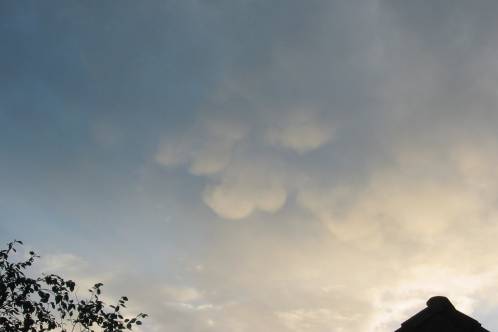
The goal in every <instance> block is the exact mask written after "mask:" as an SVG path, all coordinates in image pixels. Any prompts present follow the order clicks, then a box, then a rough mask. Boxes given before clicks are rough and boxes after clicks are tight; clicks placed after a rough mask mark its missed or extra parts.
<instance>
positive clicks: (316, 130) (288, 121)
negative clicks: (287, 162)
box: [265, 109, 335, 153]
mask: <svg viewBox="0 0 498 332" xmlns="http://www.w3.org/2000/svg"><path fill="white" fill-rule="evenodd" d="M334 131H335V128H334V126H333V125H332V124H330V123H328V122H327V121H324V120H323V119H321V118H320V116H319V115H318V114H317V113H316V112H314V111H313V110H310V109H299V110H297V111H291V112H285V113H283V114H281V115H280V116H279V117H278V118H277V119H275V120H274V123H273V124H272V125H271V126H270V127H269V128H268V129H267V130H266V133H265V138H266V140H267V141H268V142H269V143H270V144H272V145H276V146H280V147H283V148H287V149H291V150H294V151H296V152H298V153H305V152H308V151H312V150H315V149H318V148H319V147H321V146H322V145H324V144H326V143H328V142H329V141H330V140H331V139H332V137H333V135H334Z"/></svg>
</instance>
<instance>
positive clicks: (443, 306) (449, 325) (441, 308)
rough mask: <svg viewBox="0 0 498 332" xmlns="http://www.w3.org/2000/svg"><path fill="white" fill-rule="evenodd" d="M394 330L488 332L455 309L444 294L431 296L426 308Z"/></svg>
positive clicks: (408, 331)
mask: <svg viewBox="0 0 498 332" xmlns="http://www.w3.org/2000/svg"><path fill="white" fill-rule="evenodd" d="M395 332H489V331H488V330H486V329H485V328H483V327H482V326H481V324H480V323H479V322H478V321H476V320H475V319H473V318H471V317H469V316H467V315H465V314H464V313H461V312H460V311H458V310H456V309H455V307H454V306H453V304H451V302H450V301H449V300H448V299H447V298H446V297H444V296H435V297H431V298H430V299H429V301H427V308H425V309H424V310H422V311H420V312H419V313H417V314H416V315H415V316H413V317H411V318H410V319H408V320H407V321H406V322H404V323H403V324H401V328H399V329H397V330H396V331H395Z"/></svg>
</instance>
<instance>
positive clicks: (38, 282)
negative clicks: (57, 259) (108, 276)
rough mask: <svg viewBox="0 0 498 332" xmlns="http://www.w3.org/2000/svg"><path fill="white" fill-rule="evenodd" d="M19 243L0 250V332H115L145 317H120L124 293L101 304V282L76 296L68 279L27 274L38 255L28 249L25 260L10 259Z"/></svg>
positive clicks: (14, 242) (130, 326)
mask: <svg viewBox="0 0 498 332" xmlns="http://www.w3.org/2000/svg"><path fill="white" fill-rule="evenodd" d="M19 245H22V242H21V241H13V242H11V243H9V244H8V245H7V248H6V249H4V250H0V332H44V331H53V330H56V331H62V332H74V331H87V332H93V331H95V332H99V331H103V332H117V331H123V330H126V329H128V330H131V329H133V327H135V326H136V325H141V324H142V321H141V319H143V318H145V317H147V315H146V314H143V313H140V314H138V315H136V316H134V317H132V318H125V317H123V315H122V314H121V308H124V307H126V302H127V301H128V298H127V297H126V296H123V297H121V298H120V299H119V300H118V301H117V303H116V304H115V305H107V304H105V303H104V302H103V301H102V300H101V299H100V295H101V288H102V286H103V285H102V283H98V284H95V285H94V286H93V287H92V288H91V289H89V290H88V291H89V295H88V297H87V298H85V299H78V297H77V296H76V293H75V287H76V284H75V282H74V281H72V280H64V279H63V278H61V277H60V276H57V275H54V274H50V275H41V276H38V277H35V278H31V277H29V276H27V274H26V272H27V270H28V269H29V268H30V267H31V266H32V265H33V263H34V262H35V261H36V260H37V259H38V258H39V256H37V255H36V254H35V253H34V252H32V251H31V252H29V256H28V258H27V259H25V260H22V261H18V262H13V261H12V254H13V253H15V252H16V246H19Z"/></svg>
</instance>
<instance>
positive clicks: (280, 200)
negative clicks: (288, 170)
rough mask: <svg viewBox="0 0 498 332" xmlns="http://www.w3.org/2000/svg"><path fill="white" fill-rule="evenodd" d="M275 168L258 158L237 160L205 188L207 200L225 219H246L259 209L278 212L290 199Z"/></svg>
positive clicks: (205, 198) (205, 199)
mask: <svg viewBox="0 0 498 332" xmlns="http://www.w3.org/2000/svg"><path fill="white" fill-rule="evenodd" d="M265 166H266V167H265ZM272 172H273V171H272V170H271V169H269V168H268V166H267V165H264V164H258V163H257V162H256V163H255V162H251V161H248V164H247V165H240V164H238V165H237V166H234V167H233V168H231V169H229V170H228V171H227V172H226V173H225V174H223V175H222V177H221V179H220V180H219V181H218V182H216V183H214V184H211V185H209V186H208V187H207V188H206V190H205V192H204V196H203V198H204V202H205V203H206V204H207V205H208V206H209V207H210V208H211V209H213V211H215V212H216V213H217V214H218V215H220V216H221V217H223V218H226V219H243V218H245V217H247V216H249V215H250V214H251V213H253V212H254V211H257V210H260V211H264V212H276V211H278V210H279V209H280V208H281V207H282V206H283V205H284V203H285V201H286V199H287V189H286V187H285V185H284V184H283V182H282V179H280V178H279V176H277V175H275V174H272Z"/></svg>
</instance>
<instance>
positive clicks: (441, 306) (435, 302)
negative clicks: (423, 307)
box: [427, 296, 455, 311]
mask: <svg viewBox="0 0 498 332" xmlns="http://www.w3.org/2000/svg"><path fill="white" fill-rule="evenodd" d="M427 306H428V307H429V308H431V309H435V310H437V311H440V310H447V309H452V310H455V307H454V306H453V304H451V302H450V300H448V298H447V297H445V296H433V297H431V298H430V299H429V300H428V301H427Z"/></svg>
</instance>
